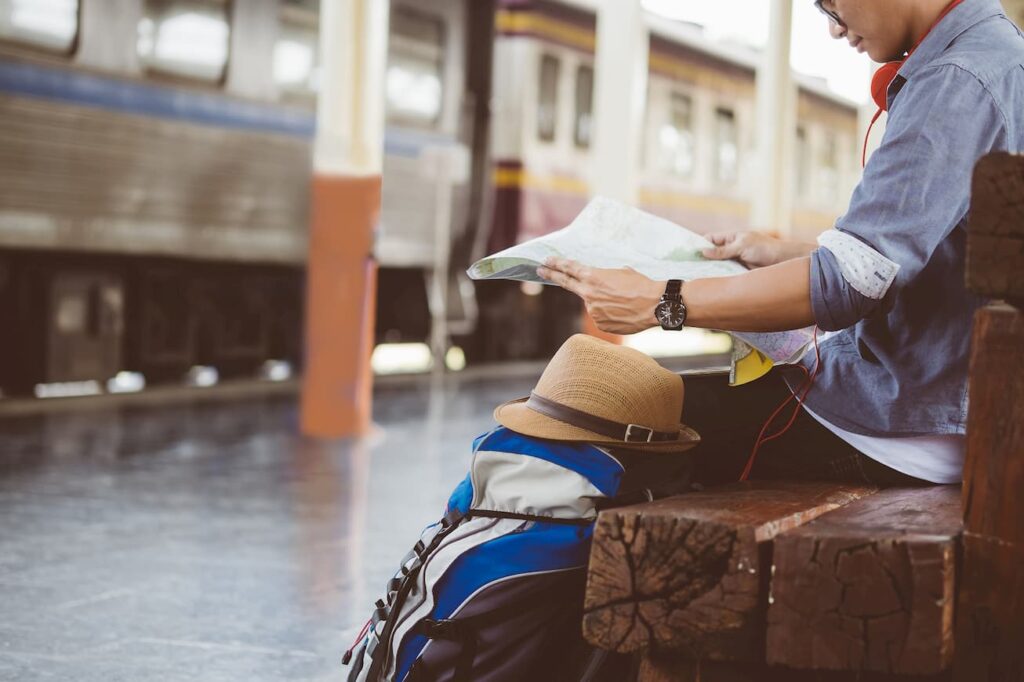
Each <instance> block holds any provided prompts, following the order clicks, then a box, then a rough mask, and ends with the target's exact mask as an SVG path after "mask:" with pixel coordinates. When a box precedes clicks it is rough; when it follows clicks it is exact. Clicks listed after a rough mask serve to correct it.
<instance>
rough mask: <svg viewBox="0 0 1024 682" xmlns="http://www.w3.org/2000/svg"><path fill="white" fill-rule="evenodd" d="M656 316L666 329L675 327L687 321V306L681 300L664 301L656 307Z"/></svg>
mask: <svg viewBox="0 0 1024 682" xmlns="http://www.w3.org/2000/svg"><path fill="white" fill-rule="evenodd" d="M654 317H655V318H656V319H657V320H658V322H659V323H660V324H661V326H662V327H664V328H665V329H675V328H676V327H680V326H682V324H683V322H685V321H686V308H685V307H684V306H683V304H682V303H680V302H679V301H662V302H661V303H659V304H658V307H657V308H655V309H654Z"/></svg>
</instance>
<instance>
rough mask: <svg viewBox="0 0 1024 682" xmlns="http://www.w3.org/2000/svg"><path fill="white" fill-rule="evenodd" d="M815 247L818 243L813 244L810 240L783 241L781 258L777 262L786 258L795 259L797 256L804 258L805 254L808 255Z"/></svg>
mask: <svg viewBox="0 0 1024 682" xmlns="http://www.w3.org/2000/svg"><path fill="white" fill-rule="evenodd" d="M817 248H818V245H817V244H813V243H811V242H797V241H787V242H783V248H782V258H781V259H780V261H779V262H780V263H781V262H785V261H788V260H796V259H797V258H806V257H807V256H810V255H811V254H812V253H813V252H814V250H815V249H817Z"/></svg>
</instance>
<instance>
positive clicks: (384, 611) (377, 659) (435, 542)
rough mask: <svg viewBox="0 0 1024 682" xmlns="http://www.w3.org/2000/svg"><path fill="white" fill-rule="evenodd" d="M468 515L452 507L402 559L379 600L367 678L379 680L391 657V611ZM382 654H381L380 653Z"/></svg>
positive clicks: (392, 612)
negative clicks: (434, 529)
mask: <svg viewBox="0 0 1024 682" xmlns="http://www.w3.org/2000/svg"><path fill="white" fill-rule="evenodd" d="M465 518H466V516H465V515H463V514H462V512H460V511H459V510H458V509H452V510H451V511H449V512H448V513H447V514H445V516H444V518H443V519H441V529H440V530H439V531H438V532H437V533H436V534H435V535H434V537H432V538H431V539H430V542H429V544H426V545H424V544H423V542H422V541H417V543H416V546H415V547H413V550H412V551H411V552H409V553H408V554H407V555H406V556H405V558H404V559H403V560H402V567H401V568H400V569H399V572H398V575H396V576H395V577H394V578H392V579H391V580H390V581H388V587H387V592H388V595H387V603H386V604H383V602H381V601H378V602H377V608H376V609H375V610H374V613H373V618H372V619H371V626H370V641H369V642H368V643H367V648H366V651H367V653H369V654H370V658H371V662H370V669H369V670H368V671H367V675H366V679H367V680H369V681H370V682H376V681H377V680H378V679H379V677H380V675H381V672H382V669H383V668H384V665H385V663H386V662H387V660H388V659H389V657H390V650H391V646H390V642H391V638H392V637H393V636H394V631H395V623H396V620H395V619H394V618H392V617H391V616H392V614H394V613H396V612H397V611H398V610H399V609H400V608H401V606H402V604H404V603H405V600H406V599H407V598H408V596H409V592H410V591H411V590H412V587H413V585H414V584H415V583H416V577H417V576H418V575H419V571H420V569H421V568H422V567H423V563H424V562H425V561H426V560H427V558H428V557H429V556H430V555H431V554H433V553H434V551H436V550H437V548H438V547H439V546H440V545H441V543H442V542H443V541H444V539H445V538H447V537H448V536H449V535H451V533H452V532H453V531H454V530H455V529H456V528H458V527H459V524H460V523H462V521H463V520H464V519H465ZM381 622H383V623H384V628H383V630H381V631H380V634H379V635H378V634H377V626H378V625H379V624H380V623H381ZM378 653H379V655H378ZM343 662H344V661H343Z"/></svg>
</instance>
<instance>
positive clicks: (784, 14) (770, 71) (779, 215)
mask: <svg viewBox="0 0 1024 682" xmlns="http://www.w3.org/2000/svg"><path fill="white" fill-rule="evenodd" d="M769 2H770V3H771V4H770V8H769V12H770V14H771V18H770V21H769V32H768V44H767V45H766V46H765V50H764V53H763V54H762V55H761V63H760V64H759V65H758V69H757V102H756V110H757V151H758V174H757V178H756V182H754V183H753V185H754V201H753V205H752V207H751V216H750V223H751V227H753V228H754V229H756V230H768V231H776V232H778V233H779V234H780V235H782V236H787V235H789V234H790V233H791V232H792V208H793V186H794V183H793V175H794V173H793V166H794V163H793V162H794V158H795V157H794V147H795V144H794V140H795V138H796V89H795V85H794V81H793V70H792V68H791V67H790V65H789V52H790V40H791V38H792V33H793V0H769Z"/></svg>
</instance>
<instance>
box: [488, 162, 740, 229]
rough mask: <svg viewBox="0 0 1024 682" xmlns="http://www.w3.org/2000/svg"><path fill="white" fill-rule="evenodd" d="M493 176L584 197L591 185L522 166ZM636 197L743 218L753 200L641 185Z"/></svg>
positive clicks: (503, 185) (509, 185) (499, 184)
mask: <svg viewBox="0 0 1024 682" xmlns="http://www.w3.org/2000/svg"><path fill="white" fill-rule="evenodd" d="M492 180H493V183H494V186H495V188H497V189H534V190H540V191H543V192H551V193H553V194H571V195H574V196H581V197H586V196H588V195H589V193H590V187H589V185H588V184H587V183H586V181H584V180H581V179H580V178H574V177H569V176H564V175H561V176H560V175H549V176H542V175H537V174H534V173H530V172H528V171H526V170H523V169H522V168H495V169H494V173H493V175H492ZM637 198H638V199H639V203H640V205H641V206H660V207H668V208H684V209H689V210H691V211H698V212H700V213H710V214H714V215H731V216H737V217H741V218H746V217H747V216H749V215H750V202H748V201H743V200H739V199H729V198H727V197H716V196H707V195H699V194H685V193H683V192H671V191H663V190H646V189H641V190H640V192H639V196H638V197H637Z"/></svg>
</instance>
